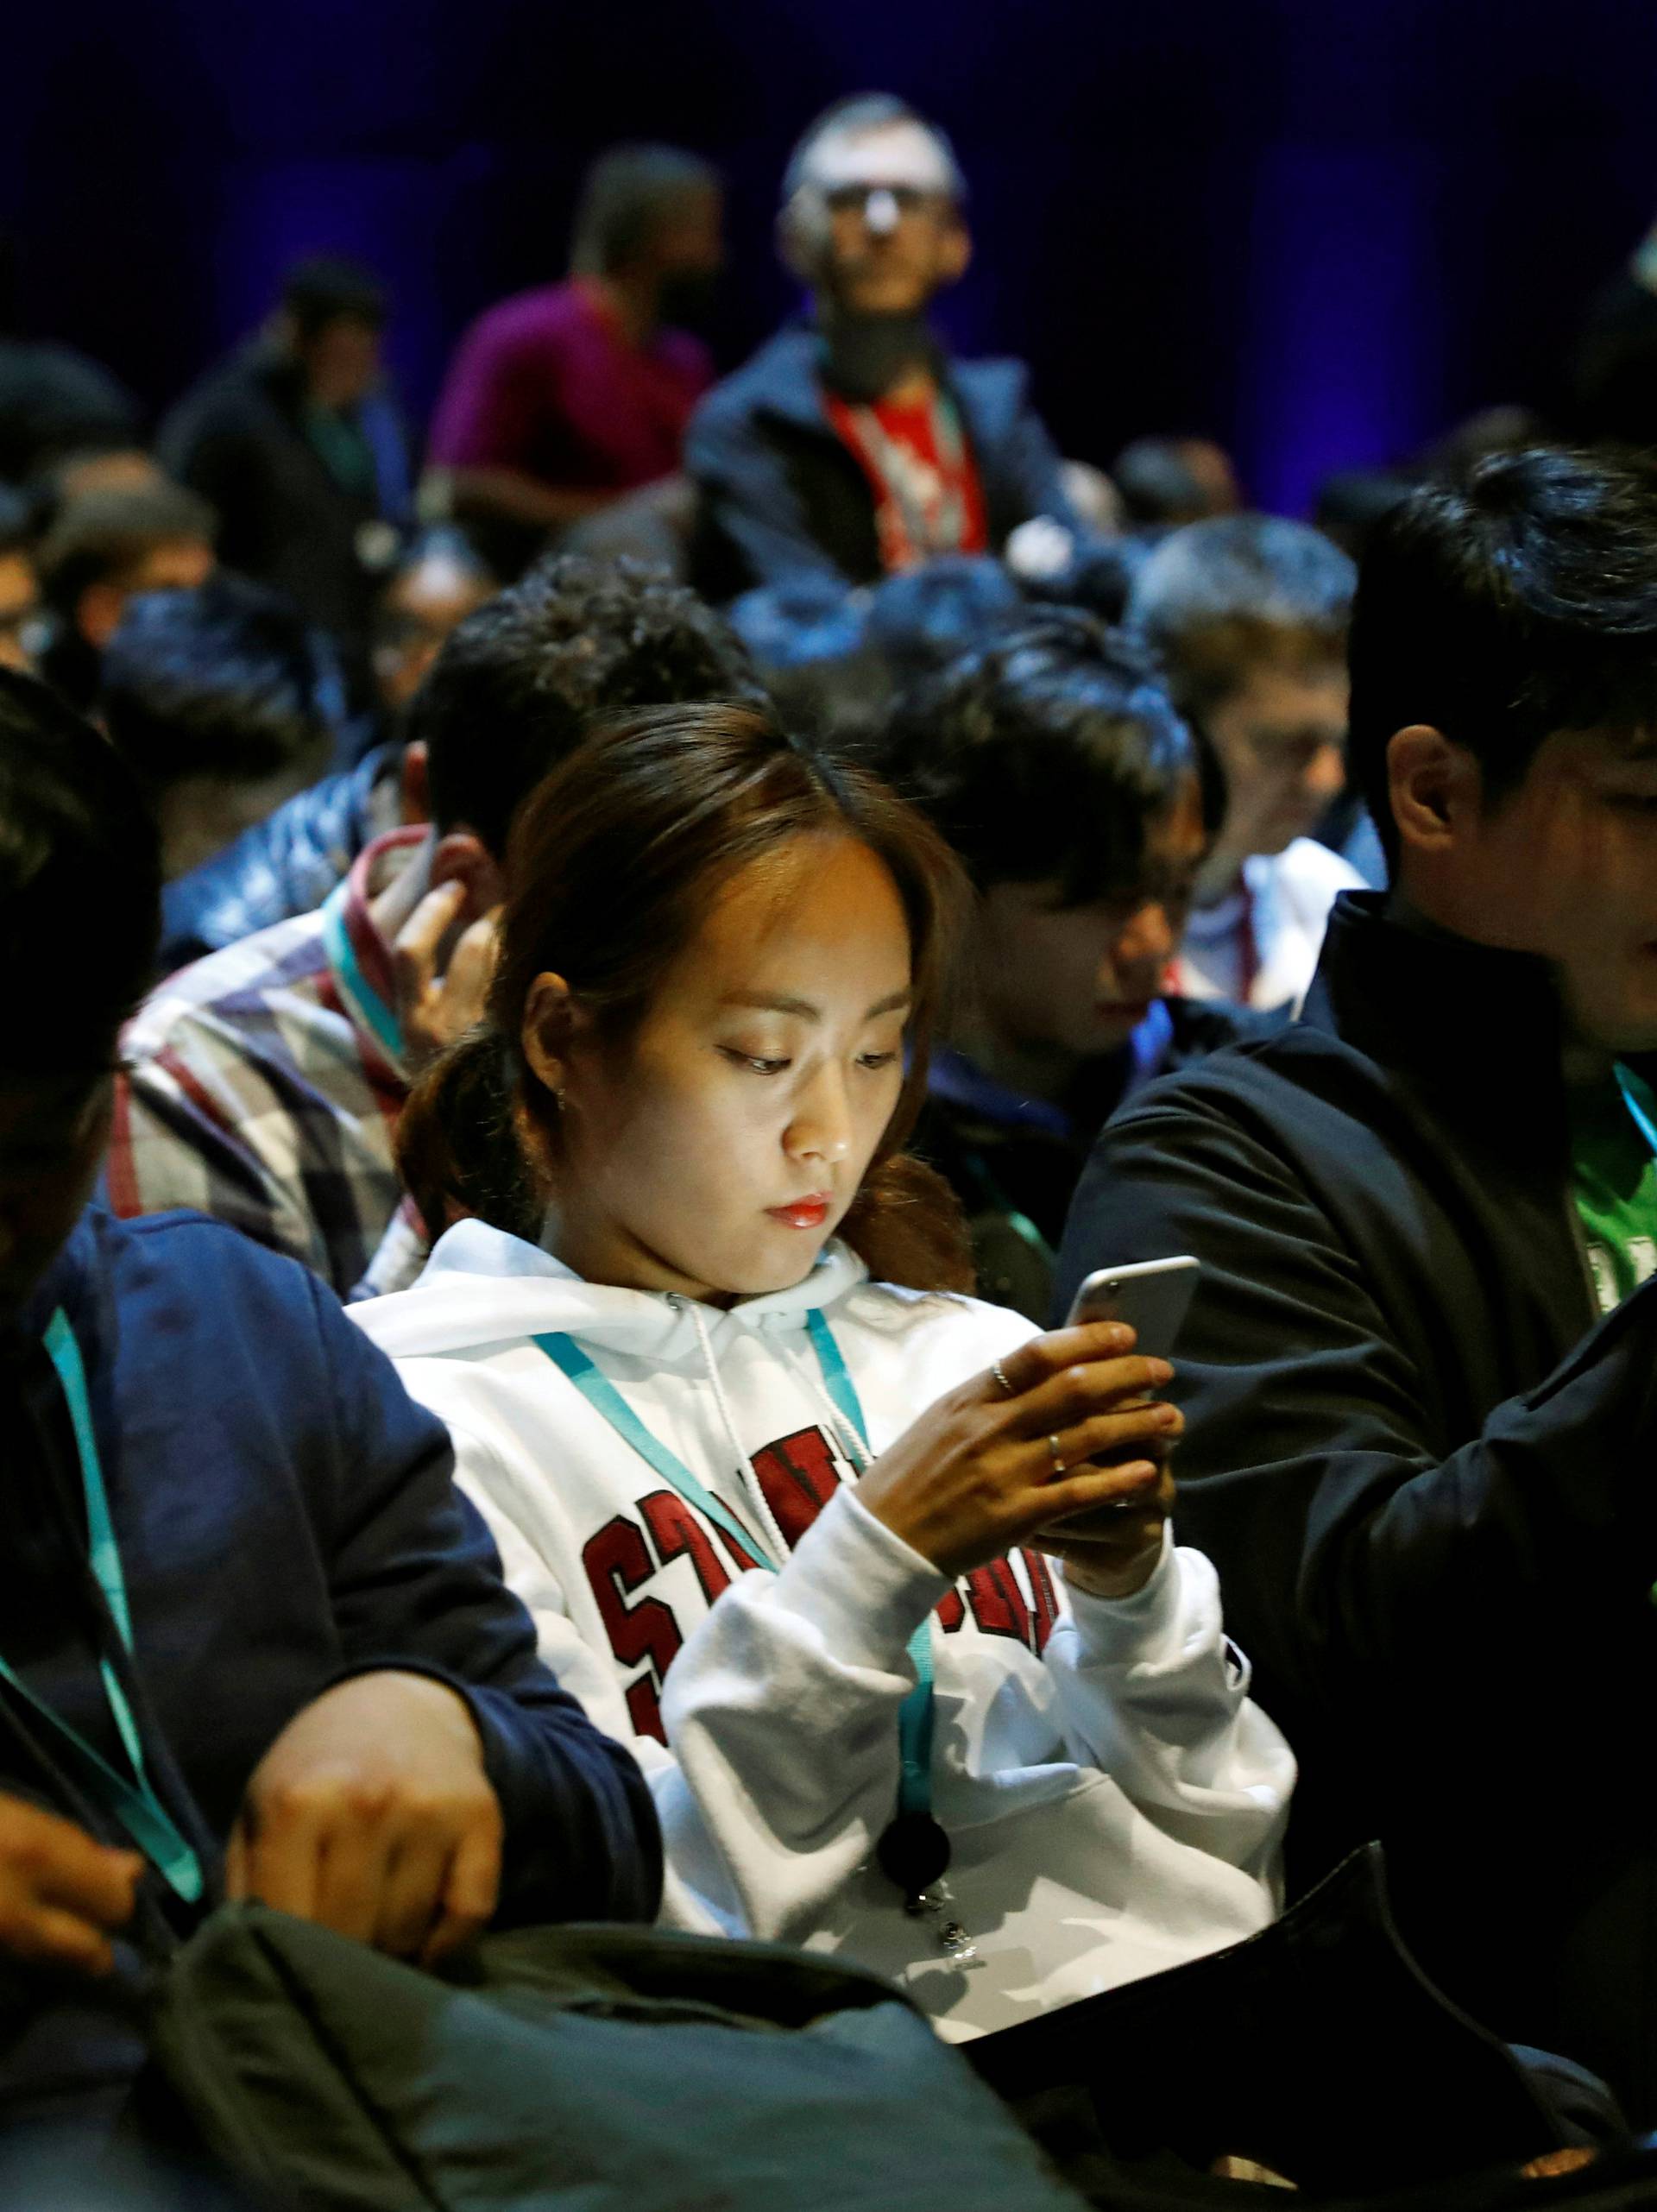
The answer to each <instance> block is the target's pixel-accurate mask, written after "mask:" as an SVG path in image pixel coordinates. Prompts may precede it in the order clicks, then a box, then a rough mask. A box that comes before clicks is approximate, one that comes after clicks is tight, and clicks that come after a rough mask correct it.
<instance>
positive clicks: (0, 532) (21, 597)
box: [0, 489, 41, 669]
mask: <svg viewBox="0 0 1657 2212" xmlns="http://www.w3.org/2000/svg"><path fill="white" fill-rule="evenodd" d="M40 603H41V592H40V585H39V583H37V581H36V579H35V557H34V552H33V551H32V547H31V544H30V533H29V527H28V508H27V507H25V506H24V504H23V502H22V500H21V499H19V498H17V497H16V495H15V494H13V493H11V492H8V491H5V490H3V489H0V667H3V668H22V669H27V668H28V667H29V666H30V665H31V663H30V658H29V644H30V637H29V633H30V631H31V629H32V627H33V626H34V617H35V612H36V610H37V608H39V606H40Z"/></svg>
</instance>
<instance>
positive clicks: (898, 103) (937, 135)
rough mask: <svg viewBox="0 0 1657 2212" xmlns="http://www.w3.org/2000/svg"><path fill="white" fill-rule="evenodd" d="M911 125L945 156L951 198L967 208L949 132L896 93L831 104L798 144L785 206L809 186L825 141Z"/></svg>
mask: <svg viewBox="0 0 1657 2212" xmlns="http://www.w3.org/2000/svg"><path fill="white" fill-rule="evenodd" d="M900 123H914V124H915V125H916V126H917V128H918V129H921V130H923V131H924V132H925V133H926V135H927V136H928V137H929V139H930V140H931V141H932V142H933V144H934V145H935V146H936V148H937V149H938V152H939V153H940V154H942V157H943V166H944V168H945V170H946V172H947V173H948V179H949V192H950V196H951V198H952V199H955V201H956V203H957V204H958V205H964V204H965V202H966V199H967V180H966V178H965V177H964V176H963V175H962V173H961V163H960V162H959V161H957V159H956V158H955V147H954V145H953V144H952V143H951V142H950V138H949V134H948V131H946V130H944V129H942V128H941V126H940V125H938V124H937V123H933V122H931V121H930V120H929V118H928V117H925V116H923V115H922V114H921V113H919V111H918V110H917V109H914V108H912V107H910V104H909V103H908V101H907V100H900V99H899V98H898V95H897V94H896V93H895V92H853V93H851V94H849V95H848V96H847V98H844V99H841V100H835V101H831V102H830V104H829V105H828V107H826V108H825V109H824V110H823V111H822V114H821V115H820V116H818V117H817V118H816V121H815V122H814V123H809V124H808V125H807V126H806V128H805V129H804V130H803V131H802V132H801V134H800V135H799V137H798V138H797V139H796V140H795V142H794V150H793V152H792V153H791V154H790V155H789V157H788V166H787V167H786V168H785V169H784V172H783V201H784V205H786V204H787V203H788V202H789V201H790V200H791V199H793V197H794V195H795V193H796V192H798V191H799V189H800V187H801V186H803V184H804V183H805V182H806V180H807V178H808V176H809V174H810V167H811V156H812V155H813V154H815V153H816V150H817V148H818V147H819V146H820V145H821V144H822V141H823V140H824V139H825V138H840V137H860V136H862V135H863V134H864V133H865V132H866V131H872V130H890V129H894V128H895V127H896V126H898V124H900Z"/></svg>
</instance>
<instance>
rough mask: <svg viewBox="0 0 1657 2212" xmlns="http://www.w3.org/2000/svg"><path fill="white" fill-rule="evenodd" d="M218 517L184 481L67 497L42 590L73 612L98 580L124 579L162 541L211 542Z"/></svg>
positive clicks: (49, 544) (49, 545)
mask: <svg viewBox="0 0 1657 2212" xmlns="http://www.w3.org/2000/svg"><path fill="white" fill-rule="evenodd" d="M216 534H217V518H216V516H215V515H214V514H213V510H212V508H211V507H209V506H208V504H207V502H206V501H205V499H198V497H197V496H196V495H195V493H194V492H191V491H186V489H185V488H184V487H183V485H182V484H169V483H159V484H145V485H142V486H139V485H135V486H134V487H132V488H130V489H120V490H117V489H113V488H112V489H110V490H108V491H92V492H82V493H81V494H79V496H78V497H76V498H73V499H71V500H69V501H66V503H65V505H64V506H63V507H62V508H61V509H60V512H59V514H58V517H57V520H55V521H54V523H53V525H52V526H51V528H50V529H49V530H48V531H47V534H46V536H45V538H44V539H42V541H41V552H40V565H41V596H42V597H43V598H44V599H45V601H46V602H47V606H49V607H52V608H56V609H57V610H58V612H59V613H60V614H73V612H74V609H75V607H76V604H77V602H79V598H80V596H81V594H82V593H83V592H84V591H85V590H87V589H89V588H90V586H91V585H92V584H95V583H120V582H121V581H122V580H123V578H124V577H126V576H128V575H129V573H130V572H131V571H132V570H134V569H135V568H136V567H137V565H138V564H139V563H140V562H141V561H142V559H143V558H144V556H145V555H146V554H147V553H148V552H151V551H153V550H154V548H155V547H156V546H157V545H171V544H173V542H174V541H175V540H177V539H186V538H187V539H201V540H203V541H204V542H205V544H207V545H211V544H212V542H213V539H214V537H215V535H216Z"/></svg>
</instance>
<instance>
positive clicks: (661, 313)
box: [428, 145, 725, 572]
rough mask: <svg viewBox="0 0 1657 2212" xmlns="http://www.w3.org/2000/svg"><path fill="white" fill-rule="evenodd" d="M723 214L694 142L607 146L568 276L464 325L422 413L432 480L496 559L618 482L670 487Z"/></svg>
mask: <svg viewBox="0 0 1657 2212" xmlns="http://www.w3.org/2000/svg"><path fill="white" fill-rule="evenodd" d="M723 217H724V195H723V192H722V190H721V185H720V180H719V177H718V174H717V173H716V172H715V169H714V168H713V167H711V166H710V164H709V163H708V162H706V161H702V160H701V159H700V158H699V157H698V156H697V155H696V154H687V153H684V152H683V151H681V150H680V148H677V147H674V146H655V145H635V146H616V147H613V148H611V149H610V150H609V152H608V153H607V154H602V155H601V156H600V157H599V159H598V160H597V161H595V163H594V164H593V166H592V167H591V168H590V169H589V171H588V172H587V175H586V177H585V179H584V180H583V184H582V187H581V194H580V199H579V201H578V203H577V205H576V218H575V230H574V237H573V239H572V242H571V249H570V274H569V276H568V277H567V278H565V279H564V281H563V282H562V283H558V284H545V285H539V286H537V287H534V288H533V289H532V290H531V291H527V292H520V293H515V294H514V295H513V297H512V298H511V299H503V300H501V301H499V302H498V303H497V304H496V305H495V306H493V307H491V308H489V309H488V311H487V312H485V313H484V314H482V315H481V316H480V317H479V318H478V319H477V320H476V322H475V323H474V324H473V325H472V326H471V328H470V329H469V331H467V332H466V334H465V336H464V337H463V338H462V340H461V342H460V345H459V347H458V349H457V351H456V354H455V357H454V360H453V362H451V364H450V370H449V375H448V379H447V381H446V382H445V383H444V388H443V392H442V394H441V396H440V398H439V399H438V406H437V411H436V413H435V414H434V415H433V417H432V436H431V444H430V451H429V455H428V460H429V465H430V468H431V469H432V480H431V482H432V492H433V493H434V494H435V495H436V499H437V501H438V503H440V504H441V505H443V506H444V507H446V508H447V510H448V511H449V512H450V514H455V515H457V516H460V517H463V518H464V519H465V520H466V521H467V522H468V524H469V525H470V526H473V527H474V528H480V529H481V531H482V536H481V539H480V542H481V543H482V545H484V547H485V550H486V551H488V552H489V553H490V554H491V555H492V556H493V557H494V558H495V561H496V563H497V564H498V565H501V567H502V569H503V570H504V571H506V572H511V571H513V570H516V569H517V568H520V567H521V566H522V565H523V562H524V560H525V559H526V558H528V557H529V556H530V555H531V554H532V552H533V551H535V549H536V547H537V546H538V545H539V544H540V542H541V541H542V540H544V539H545V536H546V534H547V533H548V532H550V531H558V530H563V529H565V528H567V527H569V526H570V525H571V524H574V523H577V522H581V521H583V520H586V519H588V518H589V517H592V516H595V515H596V514H599V513H601V512H602V510H603V509H605V508H606V507H609V506H611V505H612V504H613V503H614V502H615V501H617V500H618V499H619V498H620V497H621V495H624V494H626V493H629V492H634V491H637V490H638V489H639V488H640V487H642V486H646V485H655V486H657V487H658V488H659V489H660V493H661V497H662V499H664V500H671V499H672V498H673V497H674V492H673V484H674V480H675V478H676V474H677V469H678V468H679V463H680V453H681V448H682V445H683V443H684V429H685V425H686V424H687V423H688V422H689V420H690V414H691V410H692V409H693V408H694V407H695V406H696V402H697V400H699V399H700V398H701V397H702V394H703V393H704V392H705V391H706V390H707V389H708V388H709V384H710V383H711V382H712V381H713V365H712V362H711V360H710V358H709V354H708V352H707V350H706V348H705V347H704V346H703V344H702V342H701V340H700V338H699V337H696V336H695V335H693V333H694V331H696V328H697V326H698V325H700V324H702V322H703V321H704V320H705V318H706V315H707V311H708V308H709V304H710V301H711V299H712V294H713V291H714V287H715V284H716V283H717V281H718V278H719V274H720V272H721V268H723V267H724V261H725V248H724V241H723V236H722V224H723ZM677 503H678V504H679V505H680V506H683V505H684V498H683V491H682V488H681V489H680V491H679V493H678V495H677ZM514 553H515V556H516V558H512V556H513V554H514Z"/></svg>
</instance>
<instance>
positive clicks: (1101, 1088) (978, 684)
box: [885, 611, 1249, 1322]
mask: <svg viewBox="0 0 1657 2212" xmlns="http://www.w3.org/2000/svg"><path fill="white" fill-rule="evenodd" d="M885 766H886V768H887V771H888V772H889V773H890V774H891V776H892V778H893V780H894V781H895V782H896V783H897V785H898V788H899V789H900V790H901V791H903V792H904V795H905V797H909V798H910V799H912V800H913V801H914V802H915V804H917V805H918V806H919V807H920V809H921V810H922V812H923V813H924V814H925V815H927V816H929V819H930V820H931V822H933V823H934V825H935V826H936V828H937V829H939V830H940V831H941V832H942V835H944V837H945V838H946V839H947V840H948V842H949V844H950V845H951V846H952V847H953V848H954V849H955V853H956V854H957V856H958V857H959V858H960V860H961V861H962V863H963V864H964V865H965V867H966V869H967V874H968V875H969V876H970V877H971V879H972V882H973V889H974V891H975V892H976V893H977V903H976V906H975V909H974V911H973V918H972V922H971V925H970V928H969V930H968V932H967V947H966V956H965V959H964V961H963V963H962V967H963V973H962V977H961V988H960V990H959V993H958V1004H957V1005H956V1008H955V1011H954V1014H953V1016H952V1018H951V1020H950V1022H949V1024H948V1027H947V1029H946V1030H945V1032H944V1041H943V1043H942V1045H941V1046H940V1047H939V1048H938V1049H937V1050H936V1051H935V1052H934V1054H933V1056H932V1068H931V1077H930V1081H929V1086H928V1090H927V1097H926V1104H925V1106H924V1108H923V1112H922V1114H921V1119H920V1121H919V1123H918V1124H917V1129H916V1132H915V1138H914V1144H915V1149H916V1150H917V1151H918V1152H919V1153H920V1154H921V1155H922V1156H923V1158H926V1159H928V1160H930V1161H931V1162H932V1163H933V1164H934V1166H936V1167H937V1168H939V1169H941V1170H942V1173H943V1174H944V1175H946V1176H947V1177H948V1181H949V1182H950V1183H951V1185H952V1186H953V1187H954V1189H955V1194H956V1196H957V1197H958V1198H959V1199H960V1201H961V1205H962V1207H963V1208H964V1209H965V1212H966V1214H967V1220H968V1223H969V1224H970V1226H971V1230H972V1237H973V1257H974V1260H975V1263H976V1265H977V1269H978V1282H979V1288H980V1290H981V1291H982V1293H983V1295H985V1296H986V1298H991V1299H993V1300H994V1301H995V1302H996V1303H997V1304H998V1305H1002V1306H1011V1307H1013V1308H1016V1309H1017V1310H1018V1312H1020V1313H1022V1314H1028V1315H1029V1316H1030V1318H1031V1319H1032V1320H1037V1321H1043V1322H1045V1321H1046V1320H1047V1319H1048V1317H1049V1314H1050V1313H1051V1312H1052V1308H1053V1271H1054V1261H1055V1253H1056V1251H1057V1249H1058V1243H1059V1238H1060V1236H1061V1234H1062V1231H1063V1228H1064V1218H1065V1214H1066V1213H1067V1211H1068V1207H1069V1204H1070V1200H1071V1195H1072V1194H1073V1192H1074V1189H1075V1185H1076V1178H1077V1176H1078V1175H1080V1174H1081V1170H1082V1168H1083V1166H1084V1165H1085V1163H1086V1162H1087V1154H1088V1150H1089V1148H1090V1147H1091V1145H1092V1144H1093V1138H1094V1137H1095V1136H1096V1135H1097V1134H1098V1131H1099V1125H1100V1124H1101V1123H1102V1122H1103V1121H1104V1119H1105V1118H1106V1115H1107V1114H1109V1113H1111V1112H1112V1111H1113V1110H1114V1109H1115V1107H1116V1106H1118V1104H1120V1102H1121V1101H1122V1100H1124V1099H1125V1098H1127V1097H1130V1096H1131V1095H1132V1093H1135V1092H1136V1091H1137V1090H1138V1089H1139V1088H1140V1087H1141V1086H1142V1085H1144V1083H1146V1082H1148V1081H1150V1078H1151V1077H1152V1076H1153V1075H1156V1074H1160V1073H1161V1072H1162V1069H1163V1068H1169V1067H1177V1066H1179V1065H1180V1064H1181V1062H1184V1061H1186V1060H1188V1059H1191V1058H1194V1056H1196V1055H1198V1054H1199V1053H1201V1052H1205V1051H1210V1050H1212V1049H1213V1048H1214V1047H1215V1046H1216V1045H1220V1044H1225V1043H1231V1042H1232V1040H1233V1039H1234V1038H1235V1037H1237V1036H1238V1033H1239V1024H1247V1022H1248V1021H1249V1018H1248V1017H1246V1016H1244V1015H1243V1014H1242V1013H1241V1012H1240V1011H1239V1010H1235V1009H1232V1008H1229V1007H1221V1006H1212V1005H1194V1004H1192V1003H1191V1002H1189V1001H1188V1000H1186V999H1169V998H1165V997H1164V996H1163V995H1162V994H1163V991H1164V987H1165V983H1166V978H1167V974H1168V970H1169V963H1170V962H1171V961H1172V960H1173V959H1174V956H1175V954H1176V953H1177V952H1178V950H1179V945H1180V932H1181V928H1182V927H1183V925H1184V921H1185V915H1186V910H1187V908H1188V906H1189V904H1190V901H1191V892H1192V886H1193V885H1194V882H1195V880H1196V875H1197V870H1198V868H1199V867H1200V864H1201V860H1202V856H1203V853H1204V851H1205V850H1206V848H1207V841H1208V829H1207V825H1206V824H1205V822H1204V820H1203V811H1202V794H1201V785H1200V777H1199V773H1198V766H1197V750H1196V743H1195V740H1194V738H1193V737H1192V734H1191V733H1190V731H1189V730H1188V728H1186V726H1185V724H1184V723H1183V722H1181V720H1180V717H1179V715H1177V714H1176V713H1175V709H1174V708H1173V705H1172V704H1171V703H1170V702H1169V697H1168V695H1167V693H1166V692H1165V691H1164V690H1162V687H1161V685H1160V684H1159V683H1158V681H1157V679H1156V674H1155V671H1154V670H1153V668H1152V667H1151V665H1150V661H1149V659H1148V658H1147V657H1146V656H1145V655H1144V654H1143V653H1142V652H1139V651H1137V650H1136V649H1134V648H1133V647H1131V646H1129V645H1128V644H1127V643H1126V642H1125V640H1122V639H1120V638H1118V637H1112V635H1111V634H1110V633H1108V632H1107V631H1106V630H1105V629H1103V628H1102V627H1100V626H1099V624H1098V623H1096V622H1094V621H1093V620H1092V619H1091V618H1090V617H1088V616H1087V615H1085V614H1068V613H1059V612H1057V611H1055V612H1053V613H1050V614H1043V615H1038V616H1032V617H1031V618H1030V619H1029V620H1028V621H1026V623H1025V625H1024V627H1022V628H1020V629H1018V630H1015V631H1013V632H1011V633H1010V634H1009V635H1007V636H1005V637H1003V638H1001V639H999V640H997V641H996V642H995V643H994V644H992V645H990V646H986V647H985V648H984V649H983V650H982V651H981V652H974V653H969V654H967V656H966V657H965V658H963V659H960V660H958V661H957V662H956V663H955V665H954V666H952V667H951V668H949V669H948V670H947V671H945V672H944V674H943V675H942V677H939V678H938V679H936V681H935V682H933V683H931V684H923V685H921V686H919V687H918V688H917V689H916V690H914V691H912V692H911V693H910V695H909V696H907V697H906V698H905V699H904V701H903V703H901V704H900V706H899V708H898V713H897V715H896V716H895V718H894V722H893V725H892V733H891V737H890V740H889V742H888V745H887V747H886V753H885Z"/></svg>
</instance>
